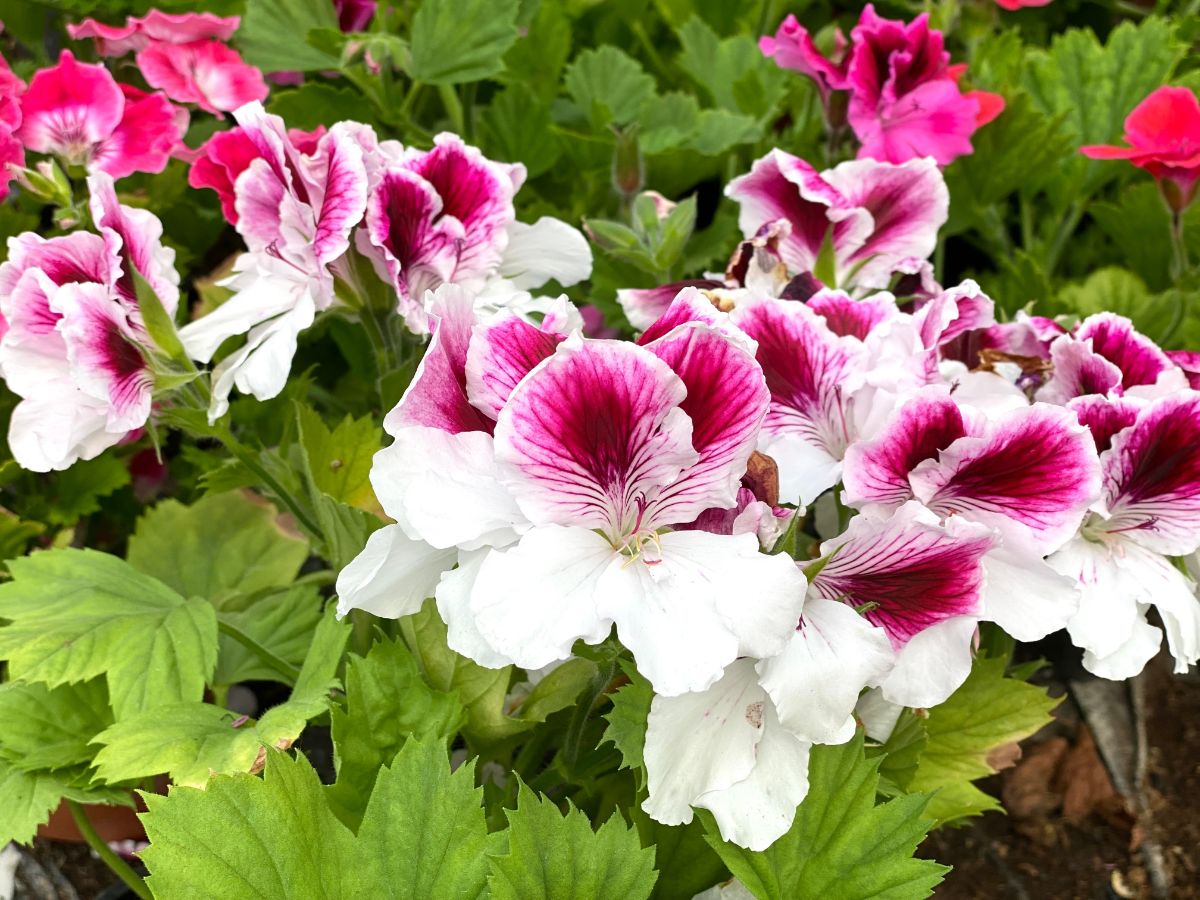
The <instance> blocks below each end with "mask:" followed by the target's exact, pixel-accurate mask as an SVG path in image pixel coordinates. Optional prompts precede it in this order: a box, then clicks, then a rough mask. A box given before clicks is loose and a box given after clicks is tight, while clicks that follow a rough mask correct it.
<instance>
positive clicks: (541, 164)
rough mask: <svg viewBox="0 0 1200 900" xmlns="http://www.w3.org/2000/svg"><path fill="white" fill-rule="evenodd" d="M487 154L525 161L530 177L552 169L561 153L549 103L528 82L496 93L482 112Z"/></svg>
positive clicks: (510, 160)
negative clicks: (527, 85) (540, 97)
mask: <svg viewBox="0 0 1200 900" xmlns="http://www.w3.org/2000/svg"><path fill="white" fill-rule="evenodd" d="M483 125H484V131H485V134H486V136H487V147H488V151H489V152H488V155H489V156H490V157H493V158H495V159H499V160H503V161H505V162H521V163H524V164H525V168H526V170H527V171H528V172H529V177H530V178H537V177H538V176H539V175H541V174H543V173H545V172H549V171H550V170H551V169H552V168H554V164H555V163H556V162H558V159H559V157H560V156H562V143H561V141H560V140H559V138H558V136H557V135H556V134H555V133H554V131H553V130H552V128H553V121H552V119H551V117H550V106H549V105H548V104H547V103H545V102H543V101H542V100H541V99H539V98H538V96H537V94H536V93H534V92H532V91H530V90H528V88H527V87H526V86H525V85H521V86H519V87H508V88H505V89H504V90H502V91H501V92H500V93H498V94H496V96H494V97H493V98H492V102H491V103H489V104H488V106H487V109H485V110H484V112H483Z"/></svg>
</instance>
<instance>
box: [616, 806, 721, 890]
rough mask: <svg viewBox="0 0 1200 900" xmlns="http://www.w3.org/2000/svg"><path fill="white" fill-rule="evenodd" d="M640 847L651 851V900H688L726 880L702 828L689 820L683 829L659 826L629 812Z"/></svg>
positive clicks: (637, 812)
mask: <svg viewBox="0 0 1200 900" xmlns="http://www.w3.org/2000/svg"><path fill="white" fill-rule="evenodd" d="M629 816H630V818H632V819H633V823H634V825H636V826H637V830H638V834H639V835H640V836H641V840H642V845H643V846H645V847H653V848H654V868H655V870H656V871H657V872H658V881H657V882H656V883H655V885H654V893H653V894H652V895H651V896H652V897H654V900H692V898H693V897H694V896H695V895H697V894H699V893H701V892H703V891H704V890H705V889H706V888H710V887H712V886H713V885H714V884H717V883H718V882H721V881H727V880H728V879H729V877H730V875H729V869H728V868H726V866H725V863H723V862H721V857H719V856H717V854H716V851H714V850H713V848H712V847H711V846H709V844H708V841H707V840H705V836H704V825H703V824H702V823H701V822H700V820H699V819H693V820H692V821H691V822H689V823H688V824H687V825H663V824H662V823H661V822H655V821H654V820H653V819H651V818H650V817H649V816H648V815H646V814H645V813H644V812H642V810H641V807H640V806H637V805H634V806H632V807H630V808H629Z"/></svg>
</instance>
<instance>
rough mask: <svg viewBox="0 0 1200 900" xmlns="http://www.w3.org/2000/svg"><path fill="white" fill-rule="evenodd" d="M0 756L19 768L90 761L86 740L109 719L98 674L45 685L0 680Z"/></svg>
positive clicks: (102, 683) (102, 685)
mask: <svg viewBox="0 0 1200 900" xmlns="http://www.w3.org/2000/svg"><path fill="white" fill-rule="evenodd" d="M0 722H3V723H4V728H3V730H0V757H2V758H3V759H4V760H5V761H6V762H7V763H8V764H9V765H11V766H13V767H14V768H17V769H21V770H24V771H33V770H36V769H63V768H67V767H70V766H75V765H80V764H84V763H89V762H91V759H92V751H91V750H90V749H88V744H89V743H90V742H91V740H92V738H94V737H95V736H96V735H97V734H99V733H100V732H101V731H103V730H104V729H105V728H107V727H108V726H109V725H111V724H112V712H111V711H110V710H109V708H108V692H107V691H106V690H105V689H104V682H103V681H102V680H100V679H98V678H97V679H93V680H91V681H81V682H79V683H78V684H66V685H62V686H60V687H56V688H53V689H50V688H48V687H46V686H45V685H44V684H25V683H23V682H19V681H10V682H7V683H6V684H3V685H0Z"/></svg>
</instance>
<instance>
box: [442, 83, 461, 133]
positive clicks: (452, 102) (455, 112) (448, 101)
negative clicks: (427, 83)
mask: <svg viewBox="0 0 1200 900" xmlns="http://www.w3.org/2000/svg"><path fill="white" fill-rule="evenodd" d="M438 95H439V96H440V97H441V98H442V105H443V106H444V107H446V115H448V116H449V117H450V124H452V125H453V126H454V130H455V131H456V132H458V133H459V134H462V133H463V131H465V130H466V129H465V125H464V122H463V108H462V103H460V102H459V99H458V94H457V93H456V92H455V90H454V85H452V84H439V85H438Z"/></svg>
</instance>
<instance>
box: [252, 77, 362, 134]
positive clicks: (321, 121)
mask: <svg viewBox="0 0 1200 900" xmlns="http://www.w3.org/2000/svg"><path fill="white" fill-rule="evenodd" d="M267 112H269V113H273V114H275V115H277V116H279V117H281V118H282V119H283V121H285V122H287V124H288V127H289V128H302V129H304V130H305V131H311V130H313V129H314V128H316V127H318V126H320V125H324V126H325V127H326V128H329V127H330V126H332V125H333V124H334V123H335V122H341V121H343V120H344V119H353V120H354V121H356V122H372V121H374V119H375V109H374V107H372V106H371V104H370V103H369V102H368V101H367V99H366V98H365V97H364V96H363V95H362V94H361V93H359V92H358V91H356V90H354V89H352V88H344V87H335V86H334V85H332V84H329V83H328V82H324V81H309V82H305V83H304V84H302V85H300V86H299V87H297V88H294V89H292V90H282V91H272V92H271V97H270V99H269V100H268V101H267Z"/></svg>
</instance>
